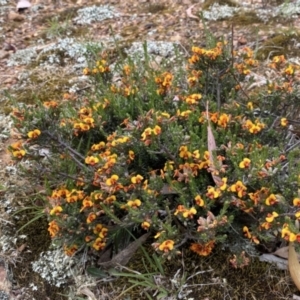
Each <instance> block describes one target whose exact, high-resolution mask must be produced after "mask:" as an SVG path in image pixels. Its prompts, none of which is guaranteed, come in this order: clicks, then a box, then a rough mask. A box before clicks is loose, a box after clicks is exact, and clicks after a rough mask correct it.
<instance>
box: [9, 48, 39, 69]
mask: <svg viewBox="0 0 300 300" xmlns="http://www.w3.org/2000/svg"><path fill="white" fill-rule="evenodd" d="M36 56H37V52H36V48H35V47H33V48H27V49H20V50H17V51H16V52H15V53H13V54H12V55H11V56H10V58H9V60H8V61H7V66H8V67H13V66H20V65H27V64H30V63H31V62H32V61H33V59H35V58H36Z"/></svg>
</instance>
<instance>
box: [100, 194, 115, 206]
mask: <svg viewBox="0 0 300 300" xmlns="http://www.w3.org/2000/svg"><path fill="white" fill-rule="evenodd" d="M116 200H117V197H116V196H115V195H111V196H109V197H107V198H106V199H105V200H104V201H103V202H104V203H105V204H108V205H111V204H112V203H113V202H115V201H116Z"/></svg>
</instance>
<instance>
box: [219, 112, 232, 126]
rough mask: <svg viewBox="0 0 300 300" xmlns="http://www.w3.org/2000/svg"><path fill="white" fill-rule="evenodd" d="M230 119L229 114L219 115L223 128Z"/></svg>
mask: <svg viewBox="0 0 300 300" xmlns="http://www.w3.org/2000/svg"><path fill="white" fill-rule="evenodd" d="M229 121H230V117H229V116H228V115H227V114H222V115H220V117H219V120H218V125H219V126H221V127H223V128H226V127H227V124H228V123H229Z"/></svg>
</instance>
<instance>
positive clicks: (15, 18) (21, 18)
mask: <svg viewBox="0 0 300 300" xmlns="http://www.w3.org/2000/svg"><path fill="white" fill-rule="evenodd" d="M8 19H9V20H11V21H16V22H21V21H24V16H22V15H19V14H18V13H15V12H13V11H10V12H9V13H8Z"/></svg>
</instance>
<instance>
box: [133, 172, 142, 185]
mask: <svg viewBox="0 0 300 300" xmlns="http://www.w3.org/2000/svg"><path fill="white" fill-rule="evenodd" d="M143 179H144V177H143V176H142V175H139V174H138V175H136V176H133V177H131V182H132V183H133V184H139V183H141V182H142V180H143Z"/></svg>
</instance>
